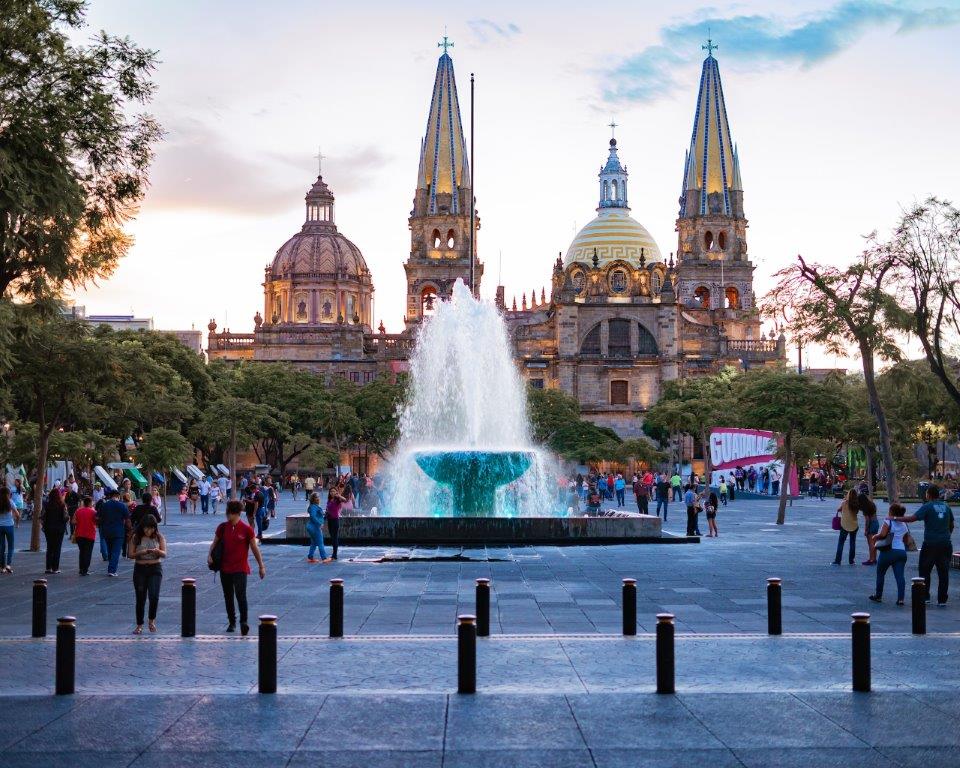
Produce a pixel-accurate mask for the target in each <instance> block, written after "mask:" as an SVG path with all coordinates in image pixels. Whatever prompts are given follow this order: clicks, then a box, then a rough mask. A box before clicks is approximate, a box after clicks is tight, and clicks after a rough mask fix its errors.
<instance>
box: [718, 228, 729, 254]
mask: <svg viewBox="0 0 960 768" xmlns="http://www.w3.org/2000/svg"><path fill="white" fill-rule="evenodd" d="M717 245H718V246H719V247H720V250H721V251H725V250H726V249H727V233H726V232H720V233H718V234H717Z"/></svg>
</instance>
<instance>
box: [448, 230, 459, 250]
mask: <svg viewBox="0 0 960 768" xmlns="http://www.w3.org/2000/svg"><path fill="white" fill-rule="evenodd" d="M456 245H457V238H456V237H455V235H454V232H453V230H452V229H451V230H449V231H448V232H447V248H454V247H455V246H456Z"/></svg>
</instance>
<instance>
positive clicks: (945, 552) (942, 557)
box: [920, 542, 953, 603]
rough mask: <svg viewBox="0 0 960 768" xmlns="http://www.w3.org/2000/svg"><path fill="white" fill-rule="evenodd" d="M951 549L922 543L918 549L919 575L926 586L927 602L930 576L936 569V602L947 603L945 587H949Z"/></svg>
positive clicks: (945, 546) (948, 545) (941, 545)
mask: <svg viewBox="0 0 960 768" xmlns="http://www.w3.org/2000/svg"><path fill="white" fill-rule="evenodd" d="M952 550H953V547H952V546H951V545H950V544H949V543H947V544H928V543H927V542H924V543H923V546H922V547H920V575H921V576H922V577H923V580H924V581H925V582H926V584H927V595H926V597H927V600H929V599H930V576H931V574H932V573H933V569H934V567H936V569H937V602H938V603H945V602H947V587H949V586H950V555H951V554H952Z"/></svg>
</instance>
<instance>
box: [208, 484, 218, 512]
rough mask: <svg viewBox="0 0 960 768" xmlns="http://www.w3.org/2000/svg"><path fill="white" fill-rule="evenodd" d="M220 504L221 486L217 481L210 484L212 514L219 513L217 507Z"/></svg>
mask: <svg viewBox="0 0 960 768" xmlns="http://www.w3.org/2000/svg"><path fill="white" fill-rule="evenodd" d="M219 505H220V486H219V485H217V484H216V483H211V484H210V514H213V515H215V514H217V507H218V506H219Z"/></svg>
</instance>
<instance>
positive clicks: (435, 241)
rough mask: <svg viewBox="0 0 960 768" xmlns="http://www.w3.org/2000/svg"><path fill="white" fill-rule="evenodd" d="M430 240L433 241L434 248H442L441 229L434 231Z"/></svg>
mask: <svg viewBox="0 0 960 768" xmlns="http://www.w3.org/2000/svg"><path fill="white" fill-rule="evenodd" d="M430 239H431V240H432V241H433V247H434V248H439V247H440V230H439V229H435V230H433V234H432V235H431V236H430Z"/></svg>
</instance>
